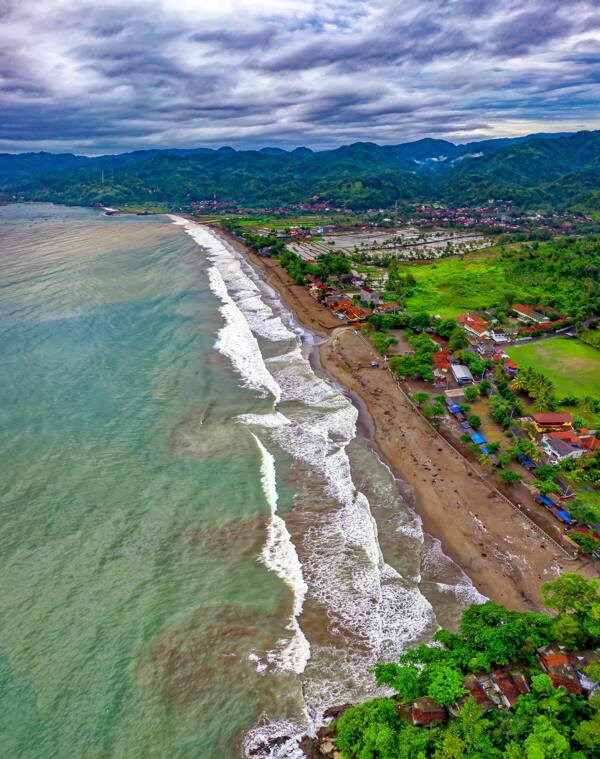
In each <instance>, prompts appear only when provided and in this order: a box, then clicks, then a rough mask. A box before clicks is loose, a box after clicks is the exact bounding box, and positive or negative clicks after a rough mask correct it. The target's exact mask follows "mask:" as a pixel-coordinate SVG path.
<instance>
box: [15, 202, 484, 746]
mask: <svg viewBox="0 0 600 759" xmlns="http://www.w3.org/2000/svg"><path fill="white" fill-rule="evenodd" d="M198 229H200V228H198ZM186 232H187V233H186ZM190 232H192V234H190ZM309 347H310V346H309V345H307V336H306V335H302V334H301V331H300V330H299V329H298V328H297V327H296V326H295V325H294V323H293V321H292V320H291V316H290V315H289V314H288V313H287V312H286V311H285V309H284V308H283V307H282V305H281V304H280V303H279V301H278V299H277V298H276V296H275V294H274V293H273V292H271V291H270V290H269V289H268V288H266V287H265V286H264V283H261V282H260V278H258V277H256V275H255V274H254V273H253V272H252V271H251V270H250V269H249V268H248V267H247V265H246V264H244V262H242V261H241V260H240V258H239V255H238V254H236V253H235V252H234V251H231V250H230V249H228V248H227V246H224V245H223V243H222V242H220V241H219V240H218V239H217V238H215V237H214V236H213V235H212V234H211V233H210V232H208V231H206V230H201V231H199V232H197V233H194V230H190V229H189V228H188V229H186V227H185V226H184V225H183V224H174V223H172V222H171V220H169V219H168V218H166V217H148V218H146V217H144V218H142V217H135V216H123V217H107V216H105V215H104V214H103V213H102V212H101V211H99V210H89V209H67V208H60V207H53V206H40V205H37V206H26V205H21V206H5V207H1V208H0V429H1V431H2V434H1V436H0V456H1V461H2V474H1V478H0V735H2V755H4V756H7V757H27V759H37V758H38V757H39V758H40V759H41V758H42V757H43V759H50V758H51V757H61V758H62V757H182V758H183V757H186V758H187V757H195V758H198V759H213V758H214V759H220V758H221V757H224V758H228V757H238V756H242V755H244V753H246V752H250V751H251V750H253V749H254V750H258V749H257V748H256V747H257V746H260V745H263V747H264V751H263V754H261V755H267V754H269V755H271V756H279V757H285V756H290V757H291V756H296V755H297V754H296V753H295V748H294V740H292V739H293V736H294V735H295V734H296V733H297V732H301V731H302V730H304V729H310V727H311V724H313V723H314V720H315V719H318V715H319V711H320V710H322V709H323V708H325V707H326V706H329V705H331V703H332V702H334V701H336V700H339V699H340V698H341V699H342V700H348V698H347V696H348V694H349V695H350V696H351V697H354V698H361V697H365V696H367V695H369V693H370V692H372V686H371V684H370V678H368V676H366V670H367V669H368V667H369V666H370V665H371V664H372V662H373V660H374V657H375V658H376V657H378V656H382V655H387V654H389V655H392V654H394V653H397V652H398V651H399V650H402V649H403V648H404V647H405V646H406V645H407V644H409V643H411V642H414V641H416V640H420V639H422V638H426V637H427V636H428V635H430V634H431V632H432V631H433V630H435V628H436V626H437V624H438V623H440V622H442V623H447V622H448V620H452V619H453V618H454V616H455V614H456V612H457V610H458V609H459V607H460V606H461V604H462V603H464V601H465V600H466V599H468V598H470V597H472V589H470V587H469V586H468V583H466V582H465V579H464V578H463V577H462V576H461V575H460V573H459V572H457V570H456V568H455V567H452V566H451V565H450V564H449V563H448V562H447V561H446V560H445V559H444V558H443V556H442V555H441V553H440V552H439V551H438V550H437V549H436V547H435V546H432V545H431V544H430V543H428V541H427V539H426V537H424V536H423V535H422V532H421V530H420V526H419V523H418V520H416V519H415V517H414V515H413V514H412V512H411V511H410V509H409V508H408V506H407V503H406V501H405V499H404V498H403V492H402V489H401V488H400V489H399V487H398V484H397V483H395V482H394V481H393V479H392V478H391V476H390V474H389V473H388V472H387V470H386V469H385V468H384V467H383V466H382V465H381V464H380V463H379V462H378V461H377V459H376V457H375V456H374V455H373V453H372V452H371V451H370V450H369V448H368V447H367V446H366V444H365V442H364V441H362V440H361V439H360V438H356V437H355V423H356V412H355V410H354V408H353V407H352V406H351V404H350V403H349V402H348V401H347V399H345V398H344V397H343V396H342V395H341V394H340V393H339V392H338V391H337V390H336V389H335V388H333V387H332V386H330V385H328V384H327V383H325V382H323V381H322V380H321V379H319V378H318V377H316V376H315V374H314V372H313V371H312V369H311V368H310V365H309V364H308V362H307V361H306V357H307V353H308V350H309ZM404 495H405V496H407V493H406V492H404ZM408 497H409V494H408ZM371 514H373V515H374V516H375V519H376V522H377V523H378V524H379V526H380V530H381V527H382V526H385V539H382V540H381V541H379V540H378V537H377V526H376V522H375V521H374V520H373V518H372V516H371ZM344 696H346V697H344ZM273 738H274V740H273V741H272V742H271V744H270V745H269V747H266V743H265V740H267V739H273ZM288 738H289V739H290V740H288Z"/></svg>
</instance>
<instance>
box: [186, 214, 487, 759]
mask: <svg viewBox="0 0 600 759" xmlns="http://www.w3.org/2000/svg"><path fill="white" fill-rule="evenodd" d="M177 223H181V222H180V221H178V222H177ZM186 231H188V233H189V234H190V235H191V236H192V237H193V238H194V239H195V240H196V241H197V242H198V243H199V244H200V245H202V247H203V248H204V249H205V250H206V251H207V257H208V258H209V260H210V262H211V264H212V265H213V266H212V268H211V272H212V271H213V270H215V273H213V274H211V280H212V279H214V281H211V284H212V287H213V290H214V291H215V292H216V293H217V294H218V296H219V297H220V299H221V301H222V302H223V304H224V307H223V308H224V316H225V318H226V322H227V324H228V325H229V324H230V325H232V327H234V328H232V330H231V334H229V333H224V334H222V333H223V331H222V333H220V334H219V342H218V347H219V350H221V351H222V352H223V353H225V354H226V355H228V356H229V357H230V359H231V361H232V364H233V365H234V367H235V368H236V370H237V371H239V372H240V374H242V376H243V377H244V380H245V382H246V383H247V384H249V385H251V386H253V387H260V388H262V389H266V390H268V391H269V392H271V393H272V394H273V396H274V397H275V399H276V401H278V402H279V401H281V402H283V401H286V407H285V415H284V414H282V413H280V412H279V411H273V412H271V413H267V414H244V415H241V416H239V417H237V421H239V422H241V423H244V424H247V425H249V426H252V427H255V428H257V432H259V434H260V437H261V438H262V439H268V440H269V441H270V443H273V444H277V445H278V446H280V448H281V449H282V450H283V451H284V452H285V453H286V454H288V456H290V457H291V461H292V462H295V463H293V464H292V466H293V467H296V469H297V470H298V472H299V473H300V475H301V477H300V479H299V480H298V487H299V492H298V495H297V497H296V500H295V505H294V509H295V512H296V514H297V517H298V518H299V519H304V520H305V523H306V525H307V527H306V531H305V534H304V536H303V542H302V555H303V556H304V555H305V554H306V556H307V559H306V560H305V561H304V563H303V565H301V564H300V561H299V559H298V555H297V553H296V550H295V548H294V546H293V543H292V541H291V538H290V535H289V532H288V530H287V527H286V525H285V522H283V520H281V518H280V516H279V515H278V514H277V513H276V511H277V489H276V482H275V469H274V461H273V457H272V455H271V454H270V452H269V451H268V450H267V448H265V446H264V445H263V444H262V443H261V441H260V440H259V438H258V437H257V438H256V440H257V444H258V445H259V448H260V449H261V454H262V465H261V468H262V472H261V473H262V480H263V488H264V491H265V495H266V497H267V499H268V501H269V505H270V507H271V516H272V518H271V522H270V524H269V526H268V528H267V542H266V544H265V546H264V548H263V551H262V554H261V558H262V560H263V561H264V562H265V565H266V566H268V567H269V568H270V569H271V570H272V571H273V572H275V573H277V574H278V576H279V577H281V579H282V580H283V581H284V582H286V583H287V584H288V585H289V586H290V588H291V589H292V590H293V592H294V610H293V611H294V614H293V615H292V618H291V620H290V631H291V632H292V636H291V638H286V639H284V640H282V641H280V645H278V647H277V648H276V650H275V651H273V652H271V657H274V658H275V660H276V661H277V662H279V666H280V667H281V668H284V669H287V670H288V671H292V672H302V671H303V670H304V671H303V674H302V688H303V692H304V696H305V700H306V704H307V707H308V709H309V711H310V715H311V721H313V726H314V720H317V721H318V720H319V718H320V715H321V713H322V710H323V709H324V708H325V707H327V706H330V705H331V704H332V703H336V702H339V701H340V700H343V701H347V700H353V699H360V698H364V697H367V696H368V695H369V694H371V695H372V694H373V685H372V675H371V674H370V672H369V670H370V668H371V667H372V666H373V664H374V663H375V661H378V660H385V659H388V660H391V659H393V658H395V657H397V655H398V654H399V653H401V652H402V651H403V650H405V649H406V647H407V646H408V645H410V643H412V642H414V641H415V640H417V639H418V638H419V636H421V635H423V634H425V633H428V632H430V631H431V632H432V631H433V630H434V629H435V628H436V621H435V615H434V613H433V609H432V607H431V605H430V603H429V601H428V600H427V599H426V598H425V596H424V595H423V594H422V593H421V592H420V590H419V588H418V586H417V584H416V583H417V582H418V577H412V576H411V577H410V578H404V577H401V576H400V575H399V573H398V572H397V571H396V570H395V569H394V568H392V567H391V566H389V565H388V564H386V563H385V561H384V558H383V556H382V554H381V550H380V547H379V540H378V535H377V525H376V523H375V520H374V519H373V516H372V514H371V510H370V506H369V502H368V499H367V498H366V496H365V495H364V494H363V493H361V492H360V491H359V490H357V488H356V486H355V484H354V481H353V476H352V470H351V466H350V461H349V458H348V455H347V452H346V447H347V445H348V444H349V443H350V441H351V440H352V439H353V438H354V437H355V435H356V421H357V415H358V414H357V411H356V409H355V408H354V406H353V405H352V404H351V403H350V402H349V401H348V400H347V399H346V398H345V397H344V396H343V395H342V394H341V393H340V392H338V390H337V389H336V388H334V387H332V386H331V385H330V384H329V383H327V382H325V381H324V380H322V379H320V378H319V377H317V376H316V375H315V373H314V371H313V369H312V367H311V366H310V363H309V362H308V361H307V360H306V358H305V357H304V355H303V353H302V350H301V345H300V337H299V331H298V330H297V329H295V328H294V326H293V320H292V318H291V317H289V316H286V315H284V314H285V311H284V309H283V307H282V311H281V313H277V311H278V307H277V302H276V300H275V298H274V297H273V295H274V294H273V293H272V292H269V291H268V290H267V289H266V288H267V286H266V285H265V284H264V283H262V282H261V283H257V281H256V280H255V278H254V276H253V274H252V272H251V271H250V270H248V269H247V266H246V265H245V264H244V265H243V264H242V262H241V260H240V257H239V255H238V254H237V253H236V252H235V251H233V250H231V249H229V248H228V247H227V245H226V244H225V243H223V242H222V241H221V240H219V239H218V238H217V237H216V236H215V235H214V234H213V233H212V232H209V231H208V230H206V229H203V228H202V227H200V226H199V225H194V224H186ZM217 274H218V277H217ZM269 298H271V299H272V304H271V305H272V307H271V306H270V305H268V304H267V303H266V302H265V299H266V300H269ZM227 306H228V307H229V308H228V309H227V308H226V307H227ZM242 322H243V323H242ZM234 332H237V335H236V334H234ZM240 335H243V338H240V337H239V336H240ZM248 335H250V337H251V340H249V338H248ZM256 335H258V336H259V337H262V338H267V339H269V340H271V341H273V343H274V345H277V344H278V343H281V346H282V350H281V352H280V353H279V354H278V355H276V356H273V357H270V358H268V359H266V360H264V358H263V357H262V355H260V347H259V344H258V342H257V341H256V337H255V336H256ZM290 343H292V345H291V346H290ZM240 356H244V358H243V359H242V358H241V357H240ZM269 447H270V446H269ZM305 472H310V476H308V477H305V478H304V481H303V475H304V473H305ZM300 491H301V492H300ZM300 495H303V497H298V496H300ZM316 504H318V505H316ZM402 530H403V531H406V530H409V531H410V536H411V537H413V538H415V540H418V539H419V542H421V543H422V540H423V536H422V530H421V528H420V521H419V520H418V519H415V520H413V521H412V522H411V524H410V525H404V526H403V527H402ZM468 587H469V586H468V583H467V584H466V585H465V588H464V589H463V592H470V591H468ZM471 587H472V586H471ZM305 595H308V597H310V598H311V599H312V600H315V601H316V602H317V603H318V604H320V605H323V606H324V608H326V609H327V613H328V616H329V618H330V628H331V630H332V631H333V632H335V631H336V630H337V631H340V632H342V633H343V634H348V633H350V634H353V635H356V636H357V637H358V638H359V639H360V640H361V641H363V642H364V644H366V646H365V645H362V646H356V647H355V646H348V647H345V648H342V649H340V648H339V647H338V646H336V647H328V646H324V645H320V646H316V645H313V646H312V647H311V649H310V657H311V658H310V660H308V655H309V648H308V642H307V641H306V638H305V637H304V635H303V634H302V631H301V629H300V626H299V624H298V615H299V614H300V612H301V609H302V603H303V600H304V596H305ZM267 658H270V657H269V656H268V657H267ZM258 664H259V666H261V667H262V666H263V665H264V661H261V662H259V663H258ZM305 667H306V669H305ZM306 729H307V725H306V724H304V725H296V724H295V723H287V722H273V723H269V724H268V725H266V726H261V727H257V728H255V729H253V730H251V731H249V733H248V735H247V741H246V748H247V751H249V748H250V747H256V745H257V742H258V743H260V742H261V741H262V740H263V739H265V740H266V742H267V743H268V741H269V739H270V738H277V737H281V738H282V743H281V744H278V745H275V746H273V747H271V749H269V748H266V749H265V753H264V754H262V753H261V754H260V755H261V756H263V755H264V756H265V757H267V756H269V757H270V758H271V759H292V757H295V756H301V755H302V754H301V753H297V752H298V749H297V740H296V738H292V737H289V738H288V736H294V735H295V734H297V733H302V732H305V731H306ZM295 731H297V733H296V732H295ZM275 743H278V742H277V741H276V742H275ZM256 755H259V754H256Z"/></svg>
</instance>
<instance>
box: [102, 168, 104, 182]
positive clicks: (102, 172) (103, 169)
mask: <svg viewBox="0 0 600 759" xmlns="http://www.w3.org/2000/svg"><path fill="white" fill-rule="evenodd" d="M102 184H104V169H102Z"/></svg>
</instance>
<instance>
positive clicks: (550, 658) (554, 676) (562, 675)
mask: <svg viewBox="0 0 600 759" xmlns="http://www.w3.org/2000/svg"><path fill="white" fill-rule="evenodd" d="M537 659H538V662H539V664H540V667H541V668H542V669H543V670H544V672H546V674H547V675H548V676H549V677H550V679H551V680H552V685H554V687H555V688H559V687H560V686H561V685H562V686H563V687H564V688H566V689H567V690H568V691H569V693H572V694H574V695H578V694H580V693H581V692H582V687H581V683H580V682H579V678H578V677H577V673H576V671H575V669H574V667H573V665H572V664H571V662H570V661H569V657H568V656H567V654H565V653H563V651H562V650H561V649H560V648H553V647H552V646H545V647H544V648H539V649H538V651H537Z"/></svg>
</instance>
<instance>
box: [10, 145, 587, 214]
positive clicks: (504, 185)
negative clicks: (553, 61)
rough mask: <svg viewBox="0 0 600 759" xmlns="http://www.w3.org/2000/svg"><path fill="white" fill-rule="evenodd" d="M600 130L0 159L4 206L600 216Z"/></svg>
mask: <svg viewBox="0 0 600 759" xmlns="http://www.w3.org/2000/svg"><path fill="white" fill-rule="evenodd" d="M599 186H600V132H579V133H577V134H574V135H566V136H558V137H557V136H556V135H554V136H552V137H550V136H535V135H532V136H530V137H529V138H519V139H516V140H486V141H484V142H480V143H469V144H465V145H453V144H452V143H450V142H446V141H444V140H431V139H427V140H419V141H417V142H413V143H405V144H399V145H388V146H381V145H376V144H374V143H354V144H353V145H347V146H344V147H341V148H337V149H335V150H324V151H319V152H313V151H311V150H308V149H306V148H299V149H296V150H294V151H291V152H286V151H284V150H281V149H279V148H264V149H262V150H243V151H236V150H233V149H232V148H220V149H219V150H209V149H205V148H204V149H203V148H199V149H190V150H148V151H136V152H133V153H124V154H122V155H115V156H101V157H98V158H87V157H84V156H74V155H71V154H64V155H52V154H48V153H28V154H23V155H18V156H11V155H0V197H1V198H3V199H5V200H6V199H11V198H14V197H17V198H23V199H26V200H51V201H56V202H66V203H76V204H83V205H90V204H93V203H102V204H109V205H139V206H157V205H162V206H166V207H181V206H186V205H189V204H190V203H192V202H194V201H199V200H205V199H208V198H212V197H213V196H214V195H215V194H216V195H217V197H218V198H219V199H220V200H227V201H231V202H233V203H237V204H244V205H248V206H254V207H256V206H273V205H279V204H289V203H299V202H308V201H316V200H321V201H328V202H331V203H332V204H334V205H336V206H344V207H347V208H351V209H364V208H373V207H390V206H391V205H393V204H394V203H395V202H396V201H402V200H410V201H432V200H441V201H445V202H448V203H451V204H454V205H461V204H464V205H479V204H483V203H486V201H488V200H489V199H495V200H498V199H502V200H510V201H513V202H514V203H515V204H516V205H518V206H519V207H521V208H524V209H530V208H531V209H534V208H565V207H569V208H570V207H574V208H577V209H578V210H597V209H598V207H599V206H600V200H599V197H600V196H599V191H598V187H599Z"/></svg>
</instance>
